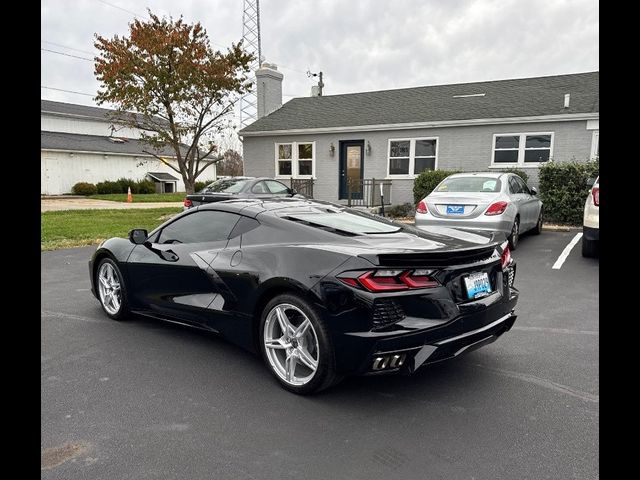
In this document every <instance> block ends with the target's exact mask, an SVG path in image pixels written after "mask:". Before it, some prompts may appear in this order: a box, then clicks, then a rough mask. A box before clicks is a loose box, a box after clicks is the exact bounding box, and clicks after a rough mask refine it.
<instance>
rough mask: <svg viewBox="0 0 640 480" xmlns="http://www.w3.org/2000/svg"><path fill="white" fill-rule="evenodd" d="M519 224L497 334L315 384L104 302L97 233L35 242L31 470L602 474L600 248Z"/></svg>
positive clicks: (134, 475) (185, 474) (155, 475)
mask: <svg viewBox="0 0 640 480" xmlns="http://www.w3.org/2000/svg"><path fill="white" fill-rule="evenodd" d="M574 236H575V232H544V233H543V234H542V235H540V236H537V237H536V236H524V237H522V239H521V243H520V246H519V248H518V250H517V251H516V252H514V254H513V256H514V257H515V258H516V260H517V261H518V273H517V277H516V286H517V287H518V288H519V289H520V292H521V296H520V302H519V304H518V314H519V317H518V320H517V321H516V324H515V326H514V328H513V329H512V330H511V331H510V332H508V333H506V334H505V335H504V336H503V337H501V338H500V339H499V340H498V341H497V342H495V343H493V344H491V345H489V346H487V347H485V348H482V349H480V350H477V351H474V352H472V353H469V354H468V355H466V356H463V357H461V358H459V359H455V360H452V361H449V362H444V363H441V364H437V365H434V366H430V367H426V368H424V369H422V370H421V371H419V373H417V374H416V375H414V376H411V377H368V378H367V377H362V378H352V379H347V380H345V381H344V382H343V383H341V384H340V385H338V386H337V387H335V388H333V389H330V390H328V391H326V392H324V393H323V394H320V395H317V396H314V397H299V396H295V395H292V394H290V393H287V392H286V391H284V390H282V389H281V388H280V387H279V386H278V385H277V383H276V382H275V380H273V379H272V378H271V377H270V375H269V373H268V371H267V370H266V367H264V366H263V365H262V363H261V361H260V360H259V359H258V358H256V357H254V356H252V355H250V354H248V353H246V352H244V351H243V350H240V349H239V348H236V347H234V346H233V345H231V344H229V343H227V342H225V341H224V340H222V339H220V338H217V337H215V336H214V335H211V334H207V333H202V332H199V331H194V330H190V329H187V328H184V327H178V326H173V325H168V324H163V323H160V322H156V321H153V320H146V319H139V320H135V321H131V322H124V323H118V322H115V321H112V320H109V319H108V318H107V317H106V316H105V315H103V313H102V311H101V309H100V306H99V304H98V302H97V301H96V300H95V299H94V298H93V297H92V296H91V294H90V292H89V290H88V289H89V283H88V273H87V260H88V258H89V256H90V254H91V252H92V250H93V247H88V248H80V249H71V250H59V251H53V252H45V253H43V254H42V257H41V259H42V318H41V328H42V334H41V335H42V337H41V341H42V353H41V355H42V359H41V368H42V394H41V409H42V411H41V422H42V436H41V439H42V440H41V442H42V445H41V446H42V450H43V458H42V466H43V470H42V478H44V479H54V478H55V479H81V478H91V479H115V478H118V479H129V478H130V479H161V478H162V479H167V478H176V479H177V478H189V479H200V478H202V479H205V478H206V479H211V478H216V479H227V478H229V479H231V478H232V479H265V478H277V479H289V478H291V479H293V478H296V479H298V478H318V479H327V478H340V479H378V478H380V479H414V478H416V479H417V478H420V479H422V478H428V479H440V478H442V479H464V478H466V479H503V478H505V479H545V478H552V479H559V478H562V479H572V478H576V479H577V478H580V479H590V478H598V446H599V440H598V426H599V387H598V340H599V333H598V270H599V264H598V260H597V259H596V260H593V259H583V258H582V257H581V256H580V243H579V242H578V244H577V246H576V247H575V248H574V249H573V250H572V251H571V253H570V254H569V256H568V257H567V259H566V261H565V262H564V264H563V265H562V266H561V268H559V269H553V268H552V266H553V265H554V263H556V261H557V259H558V256H559V255H560V254H561V252H562V251H563V249H564V248H565V247H566V245H567V244H568V243H569V242H570V240H571V239H572V238H573V237H574Z"/></svg>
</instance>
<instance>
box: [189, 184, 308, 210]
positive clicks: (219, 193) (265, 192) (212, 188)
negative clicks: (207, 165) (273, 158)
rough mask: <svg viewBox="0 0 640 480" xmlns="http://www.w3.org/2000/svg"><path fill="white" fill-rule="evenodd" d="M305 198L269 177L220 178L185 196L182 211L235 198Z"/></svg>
mask: <svg viewBox="0 0 640 480" xmlns="http://www.w3.org/2000/svg"><path fill="white" fill-rule="evenodd" d="M286 197H289V198H300V199H302V198H305V197H304V196H301V195H300V194H299V193H296V192H295V190H293V189H292V188H289V187H287V186H286V185H285V184H284V183H282V182H279V181H278V180H274V179H273V178H269V177H257V178H256V177H231V178H221V179H218V180H216V181H215V182H213V183H211V184H209V185H207V186H206V187H205V188H203V189H202V190H200V191H199V192H196V193H192V194H191V195H187V196H186V197H185V199H184V209H185V210H186V209H188V208H193V207H198V206H200V205H202V204H204V203H214V202H223V201H225V200H232V199H236V198H261V199H265V198H286Z"/></svg>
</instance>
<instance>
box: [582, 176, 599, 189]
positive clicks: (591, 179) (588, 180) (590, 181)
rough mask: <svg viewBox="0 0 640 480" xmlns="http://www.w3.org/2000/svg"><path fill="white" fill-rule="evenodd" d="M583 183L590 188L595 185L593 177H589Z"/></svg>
mask: <svg viewBox="0 0 640 480" xmlns="http://www.w3.org/2000/svg"><path fill="white" fill-rule="evenodd" d="M585 183H586V184H587V187H589V188H591V187H593V184H594V183H596V179H595V178H594V177H589V178H587V181H586V182H585Z"/></svg>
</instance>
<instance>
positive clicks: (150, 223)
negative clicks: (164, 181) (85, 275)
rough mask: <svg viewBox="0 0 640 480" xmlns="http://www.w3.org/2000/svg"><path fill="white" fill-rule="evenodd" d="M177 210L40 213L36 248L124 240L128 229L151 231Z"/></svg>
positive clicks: (178, 209) (177, 210)
mask: <svg viewBox="0 0 640 480" xmlns="http://www.w3.org/2000/svg"><path fill="white" fill-rule="evenodd" d="M180 211H182V209H181V208H150V209H131V210H129V209H127V210H63V211H59V212H42V213H41V217H40V225H41V229H40V232H41V239H40V249H41V250H57V249H59V248H69V247H80V246H83V245H95V244H98V243H100V242H101V241H102V240H105V239H107V238H110V237H126V236H127V234H128V233H129V230H131V229H132V228H146V229H147V230H149V231H151V230H152V229H154V228H155V227H157V226H158V225H160V224H161V223H163V222H164V221H165V220H167V219H169V218H171V216H173V215H175V214H176V213H178V212H180Z"/></svg>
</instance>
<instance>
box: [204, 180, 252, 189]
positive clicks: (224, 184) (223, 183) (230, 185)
mask: <svg viewBox="0 0 640 480" xmlns="http://www.w3.org/2000/svg"><path fill="white" fill-rule="evenodd" d="M247 182H249V180H246V179H245V180H241V179H233V178H225V179H223V180H216V181H215V182H213V183H211V184H209V185H207V186H206V187H205V188H204V189H202V190H201V191H200V192H198V193H238V192H239V191H241V190H242V189H243V188H244V186H245V185H246V184H247Z"/></svg>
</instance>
